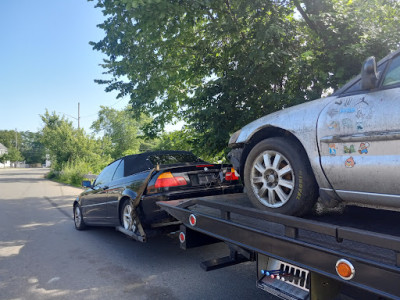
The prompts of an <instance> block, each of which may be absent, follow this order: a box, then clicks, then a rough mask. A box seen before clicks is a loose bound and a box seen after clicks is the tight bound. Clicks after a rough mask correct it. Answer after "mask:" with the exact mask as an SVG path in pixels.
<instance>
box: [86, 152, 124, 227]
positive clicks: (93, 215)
mask: <svg viewBox="0 0 400 300" xmlns="http://www.w3.org/2000/svg"><path fill="white" fill-rule="evenodd" d="M120 162H121V160H117V161H115V162H113V163H111V164H110V165H108V166H107V167H105V168H104V169H103V171H101V173H100V174H99V176H98V177H97V179H96V181H95V182H94V184H93V188H92V189H91V190H90V191H88V192H87V193H86V194H85V195H84V196H82V197H81V207H82V213H83V216H84V218H85V221H86V222H87V223H89V224H99V225H101V224H103V225H106V224H107V223H108V218H107V216H108V209H107V203H108V200H109V199H108V198H109V195H108V193H107V192H108V189H109V185H110V182H111V180H112V177H113V175H114V173H115V170H116V169H117V167H118V165H119V163H120Z"/></svg>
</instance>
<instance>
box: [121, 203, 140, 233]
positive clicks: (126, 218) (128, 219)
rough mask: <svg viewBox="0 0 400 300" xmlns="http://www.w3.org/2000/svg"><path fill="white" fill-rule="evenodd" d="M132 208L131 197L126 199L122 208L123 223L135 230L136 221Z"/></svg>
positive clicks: (126, 227)
mask: <svg viewBox="0 0 400 300" xmlns="http://www.w3.org/2000/svg"><path fill="white" fill-rule="evenodd" d="M132 210H133V207H132V204H131V201H130V200H129V199H127V200H125V202H124V204H122V209H121V225H122V227H124V229H126V230H131V231H133V232H134V231H135V230H136V222H135V221H134V219H133V218H132Z"/></svg>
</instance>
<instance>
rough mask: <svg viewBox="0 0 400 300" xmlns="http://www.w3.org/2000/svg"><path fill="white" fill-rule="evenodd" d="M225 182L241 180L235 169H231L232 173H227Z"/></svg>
mask: <svg viewBox="0 0 400 300" xmlns="http://www.w3.org/2000/svg"><path fill="white" fill-rule="evenodd" d="M225 180H226V181H233V180H239V175H238V174H237V173H236V170H235V169H234V168H231V170H230V171H228V172H226V173H225Z"/></svg>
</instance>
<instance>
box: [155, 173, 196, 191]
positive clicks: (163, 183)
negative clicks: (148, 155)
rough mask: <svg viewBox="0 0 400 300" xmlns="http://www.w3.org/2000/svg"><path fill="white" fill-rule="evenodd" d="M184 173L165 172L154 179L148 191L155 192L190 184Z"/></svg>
mask: <svg viewBox="0 0 400 300" xmlns="http://www.w3.org/2000/svg"><path fill="white" fill-rule="evenodd" d="M182 175H183V174H173V173H171V172H163V173H161V174H160V175H158V177H157V178H156V180H155V181H154V180H152V181H150V183H149V186H148V187H147V193H148V194H153V193H157V192H161V191H165V190H169V188H173V187H184V186H186V185H188V182H187V180H186V178H185V177H184V176H182Z"/></svg>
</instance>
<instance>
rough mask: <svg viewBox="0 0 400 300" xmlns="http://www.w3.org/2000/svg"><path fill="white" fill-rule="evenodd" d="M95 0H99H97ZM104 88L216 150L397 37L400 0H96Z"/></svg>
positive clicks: (393, 44) (158, 123)
mask: <svg viewBox="0 0 400 300" xmlns="http://www.w3.org/2000/svg"><path fill="white" fill-rule="evenodd" d="M89 1H93V0H89ZM95 1H96V6H97V7H98V8H100V9H102V11H103V14H104V16H105V21H104V22H103V23H102V24H100V25H99V27H100V28H102V29H103V30H104V32H105V37H104V38H103V39H102V40H100V41H97V42H92V43H91V45H92V46H93V48H94V49H95V50H98V51H101V52H103V53H104V54H106V56H107V59H106V60H105V61H104V63H103V64H102V66H103V67H104V68H105V73H107V74H108V76H110V77H109V78H110V79H108V80H97V82H98V83H100V84H105V85H106V91H112V90H116V91H118V92H119V97H122V96H129V97H130V103H131V104H132V107H133V110H134V111H135V114H136V115H140V113H141V112H146V113H149V114H150V115H151V116H152V117H153V118H154V120H153V122H152V123H149V124H147V126H146V127H145V132H146V133H147V134H148V135H150V136H151V135H152V136H155V135H156V134H157V132H159V131H161V130H162V129H163V128H164V125H165V124H166V123H169V122H172V121H174V120H177V119H180V120H184V121H185V122H186V124H187V125H188V130H189V131H191V132H192V133H193V134H194V135H195V144H196V145H198V146H201V147H203V148H204V149H207V151H208V152H210V153H217V152H219V151H221V150H222V149H223V148H225V147H226V143H227V140H228V138H229V134H230V133H232V132H234V131H235V130H236V129H238V128H240V127H242V126H243V125H244V124H246V123H248V122H249V121H252V120H254V119H256V118H258V117H260V116H262V115H265V114H267V113H270V112H273V111H275V110H278V109H281V108H284V107H288V106H291V105H294V104H297V103H301V102H304V101H308V100H312V99H315V98H318V97H320V96H321V93H322V91H323V90H324V89H327V88H334V89H335V88H337V87H338V86H340V85H342V84H343V83H345V82H346V81H347V80H348V79H350V78H351V77H352V76H354V75H355V74H357V73H358V72H359V70H360V67H361V63H362V61H363V60H364V59H365V58H366V57H368V56H370V55H375V56H377V57H378V58H381V57H382V56H383V55H385V54H386V53H387V52H388V51H389V50H393V49H395V48H397V47H398V45H399V40H400V39H399V38H400V30H399V28H398V24H399V15H400V7H399V6H400V4H399V3H398V1H396V0H368V1H365V0H304V1H300V0H292V1H287V0H286V1H285V0H262V1H261V0H253V1H243V0H196V1H192V0H169V1H164V0H95Z"/></svg>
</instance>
